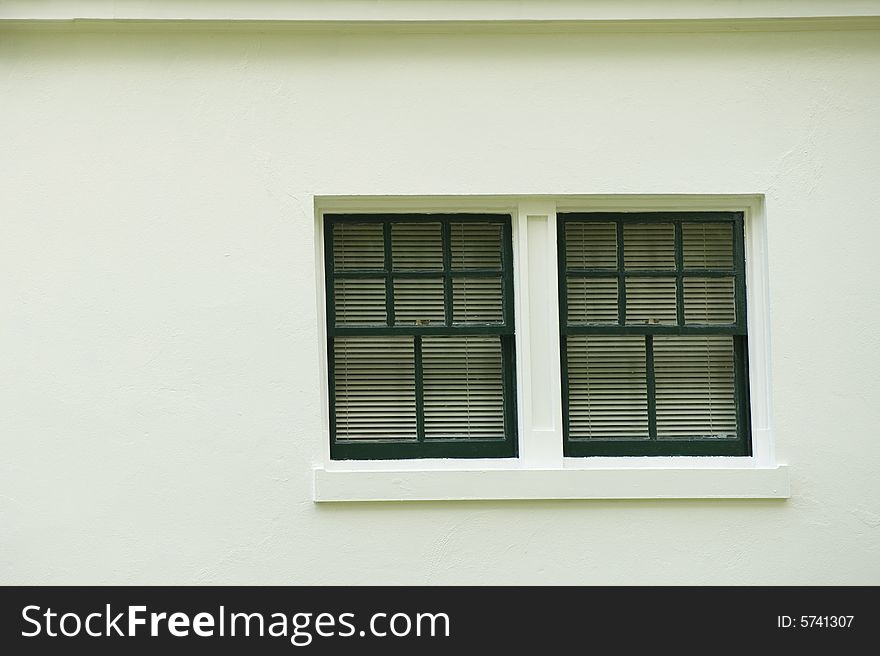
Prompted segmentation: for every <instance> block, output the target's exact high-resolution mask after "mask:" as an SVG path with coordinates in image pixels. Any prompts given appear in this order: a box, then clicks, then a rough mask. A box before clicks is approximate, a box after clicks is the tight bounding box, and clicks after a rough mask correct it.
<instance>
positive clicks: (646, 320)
mask: <svg viewBox="0 0 880 656" xmlns="http://www.w3.org/2000/svg"><path fill="white" fill-rule="evenodd" d="M675 300H676V291H675V279H674V278H628V279H627V281H626V322H627V323H628V324H664V325H669V324H675V322H676V303H675Z"/></svg>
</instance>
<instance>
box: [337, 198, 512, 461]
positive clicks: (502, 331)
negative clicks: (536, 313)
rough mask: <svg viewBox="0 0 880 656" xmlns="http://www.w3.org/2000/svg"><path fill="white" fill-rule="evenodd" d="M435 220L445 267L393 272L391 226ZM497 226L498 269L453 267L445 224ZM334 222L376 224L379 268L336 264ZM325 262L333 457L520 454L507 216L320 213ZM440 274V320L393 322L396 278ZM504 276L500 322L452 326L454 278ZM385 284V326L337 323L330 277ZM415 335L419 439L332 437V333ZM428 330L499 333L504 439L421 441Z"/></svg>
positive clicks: (505, 455) (371, 458) (430, 332)
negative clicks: (420, 323) (413, 323)
mask: <svg viewBox="0 0 880 656" xmlns="http://www.w3.org/2000/svg"><path fill="white" fill-rule="evenodd" d="M415 222H423V223H439V224H440V227H441V244H442V250H443V253H442V260H443V265H442V269H436V270H430V271H412V270H395V269H394V267H393V261H392V250H391V232H392V225H393V224H394V223H415ZM468 222H474V223H494V224H498V225H499V226H500V227H501V247H502V250H501V266H500V268H498V269H492V268H460V269H454V270H453V268H452V247H451V234H450V226H451V224H453V223H468ZM338 223H361V224H374V225H375V224H381V225H382V236H383V249H384V262H383V267H382V268H375V269H346V270H344V271H335V269H334V266H333V227H334V225H336V224H338ZM324 264H325V280H326V316H327V332H328V339H327V362H328V373H329V393H330V456H331V458H332V459H334V460H354V459H357V460H382V459H409V458H511V457H516V455H517V416H516V388H515V385H516V383H515V381H516V371H515V362H516V357H515V343H514V318H513V305H514V304H513V276H512V268H513V247H512V235H511V218H510V216H509V215H506V214H434V213H432V214H327V215H325V216H324ZM441 277H442V279H443V299H444V318H445V320H444V324H443V325H429V326H411V325H395V316H394V314H395V313H394V281H395V280H399V279H426V278H441ZM485 277H495V278H500V279H501V321H500V322H496V323H476V322H475V323H461V324H454V323H453V321H452V319H453V317H452V312H453V303H452V297H453V282H454V280H456V279H459V278H485ZM359 278H361V279H376V278H383V279H384V281H385V307H386V321H385V324H384V325H364V326H360V325H358V326H336V321H335V315H336V306H335V299H334V289H335V284H334V283H335V281H336V280H340V279H359ZM380 335H396V336H412V337H413V352H414V357H415V363H414V365H415V381H416V383H415V384H416V389H415V396H416V422H417V428H416V432H417V437H416V438H415V439H412V440H401V439H393V440H392V439H369V440H368V439H357V440H345V439H337V437H336V416H335V415H336V413H335V398H336V394H335V372H334V348H333V342H334V338H336V337H350V336H380ZM430 335H458V336H476V335H498V336H499V340H500V344H501V362H502V396H503V415H504V437H503V438H493V439H486V438H455V439H425V426H424V422H425V415H424V389H423V372H422V348H421V347H422V337H423V336H430Z"/></svg>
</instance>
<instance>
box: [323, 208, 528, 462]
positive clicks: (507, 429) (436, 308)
mask: <svg viewBox="0 0 880 656" xmlns="http://www.w3.org/2000/svg"><path fill="white" fill-rule="evenodd" d="M324 218H325V224H324V249H325V251H324V254H325V264H326V267H327V270H326V280H327V317H328V370H329V384H330V390H329V391H330V396H329V398H330V452H331V457H332V458H333V459H335V460H346V459H389V458H393V459H397V458H429V457H432V458H473V457H512V456H515V455H516V453H517V440H516V409H515V389H514V380H515V376H514V364H515V357H514V325H513V324H514V321H513V299H512V296H513V292H512V278H511V268H512V259H513V257H512V247H511V221H510V216H509V215H504V214H391V215H375V214H327V215H325V217H324Z"/></svg>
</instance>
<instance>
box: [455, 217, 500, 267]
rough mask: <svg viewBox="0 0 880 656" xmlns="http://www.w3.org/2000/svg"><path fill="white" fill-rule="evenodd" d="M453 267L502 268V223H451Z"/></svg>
mask: <svg viewBox="0 0 880 656" xmlns="http://www.w3.org/2000/svg"><path fill="white" fill-rule="evenodd" d="M449 233H450V241H451V249H452V268H453V269H498V270H500V269H501V224H500V223H481V222H467V223H454V222H453V223H450V224H449Z"/></svg>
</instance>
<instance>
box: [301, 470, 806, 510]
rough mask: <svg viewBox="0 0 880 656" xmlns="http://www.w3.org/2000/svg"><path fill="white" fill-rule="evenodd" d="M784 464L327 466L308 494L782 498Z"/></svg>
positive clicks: (347, 497)
mask: <svg viewBox="0 0 880 656" xmlns="http://www.w3.org/2000/svg"><path fill="white" fill-rule="evenodd" d="M790 496H791V490H790V481H789V473H788V467H786V466H784V465H783V466H778V467H764V468H751V469H744V468H703V469H693V468H691V469H581V470H572V469H554V470H544V469H541V470H529V469H518V470H467V471H327V470H325V469H322V468H318V469H315V501H316V502H318V503H322V502H341V501H479V500H509V501H513V500H527V499H787V498H789V497H790Z"/></svg>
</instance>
